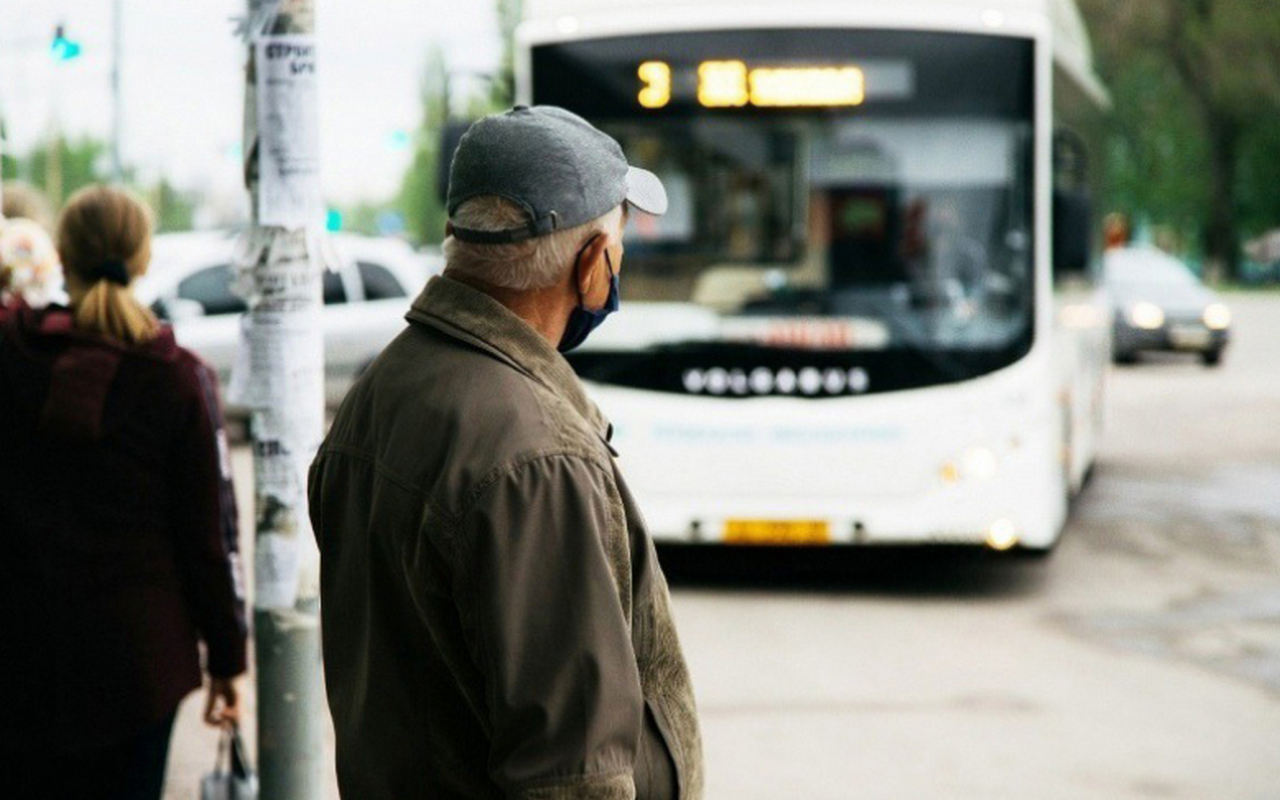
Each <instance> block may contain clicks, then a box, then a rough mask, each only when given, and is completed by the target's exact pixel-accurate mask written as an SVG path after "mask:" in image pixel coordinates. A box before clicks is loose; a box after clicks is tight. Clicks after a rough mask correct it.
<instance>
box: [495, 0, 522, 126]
mask: <svg viewBox="0 0 1280 800" xmlns="http://www.w3.org/2000/svg"><path fill="white" fill-rule="evenodd" d="M497 4H498V34H499V36H501V37H502V61H501V63H500V64H499V65H498V74H497V75H496V76H495V79H494V81H493V89H492V92H491V94H492V97H493V105H494V107H495V108H506V107H508V106H510V105H511V104H512V103H514V102H515V99H516V73H515V64H516V56H515V52H516V26H517V25H519V24H520V14H521V9H522V7H523V2H522V0H497Z"/></svg>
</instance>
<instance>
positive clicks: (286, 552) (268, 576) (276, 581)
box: [253, 533, 302, 609]
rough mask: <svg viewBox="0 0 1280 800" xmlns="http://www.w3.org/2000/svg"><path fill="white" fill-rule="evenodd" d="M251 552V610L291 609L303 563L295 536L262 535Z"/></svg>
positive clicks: (296, 593)
mask: <svg viewBox="0 0 1280 800" xmlns="http://www.w3.org/2000/svg"><path fill="white" fill-rule="evenodd" d="M256 547H257V552H255V553H254V559H253V560H254V565H253V568H254V586H253V589H254V594H253V606H254V608H261V609H271V608H292V607H293V604H294V602H295V601H296V600H297V597H298V573H299V571H300V570H299V568H300V566H301V561H302V553H301V548H299V546H298V537H297V536H282V535H280V534H278V533H268V534H263V535H261V536H259V537H258V539H257V544H256Z"/></svg>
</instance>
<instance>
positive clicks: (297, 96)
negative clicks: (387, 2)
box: [254, 34, 323, 229]
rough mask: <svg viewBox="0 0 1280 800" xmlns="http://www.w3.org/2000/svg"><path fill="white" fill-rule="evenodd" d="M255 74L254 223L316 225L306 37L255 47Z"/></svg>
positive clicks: (316, 135) (312, 60)
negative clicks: (255, 151) (255, 188)
mask: <svg viewBox="0 0 1280 800" xmlns="http://www.w3.org/2000/svg"><path fill="white" fill-rule="evenodd" d="M254 67H255V70H256V74H257V86H256V87H255V89H256V95H257V122H258V181H259V187H258V223H259V224H261V225H279V226H281V227H285V228H291V229H293V228H302V227H305V226H308V225H312V224H315V223H316V222H317V220H318V218H319V216H320V214H321V212H322V210H323V200H322V198H321V194H320V121H319V109H318V107H317V105H316V102H317V101H316V46H315V37H314V36H312V35H309V34H287V35H279V36H264V37H262V38H260V39H258V40H256V41H255V42H254Z"/></svg>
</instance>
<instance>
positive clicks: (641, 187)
mask: <svg viewBox="0 0 1280 800" xmlns="http://www.w3.org/2000/svg"><path fill="white" fill-rule="evenodd" d="M627 202H628V203H630V204H631V205H632V206H634V207H635V208H636V209H638V210H640V211H643V212H644V213H646V214H652V215H653V216H655V217H660V216H662V215H663V214H665V213H667V190H666V189H664V188H663V186H662V181H660V180H658V176H657V175H654V174H653V173H652V172H650V171H649V170H647V169H640V168H639V167H628V168H627Z"/></svg>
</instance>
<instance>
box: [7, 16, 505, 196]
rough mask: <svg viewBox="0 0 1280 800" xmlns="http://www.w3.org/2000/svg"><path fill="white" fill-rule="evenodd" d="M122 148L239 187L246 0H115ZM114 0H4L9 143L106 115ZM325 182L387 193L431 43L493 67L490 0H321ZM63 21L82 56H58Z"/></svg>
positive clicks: (104, 126)
mask: <svg viewBox="0 0 1280 800" xmlns="http://www.w3.org/2000/svg"><path fill="white" fill-rule="evenodd" d="M121 4H122V6H123V9H124V16H123V19H124V59H123V68H122V71H121V82H122V94H123V110H124V124H125V127H124V136H123V137H122V138H123V150H124V159H125V161H126V162H127V163H131V164H135V165H137V166H139V167H141V168H143V169H144V170H145V171H146V174H147V175H148V176H150V177H154V176H157V175H158V174H160V173H164V174H165V175H167V176H169V178H170V179H171V180H172V181H174V182H175V183H177V184H178V185H180V186H184V187H189V188H196V189H200V190H203V191H209V192H214V193H217V194H226V193H228V192H234V191H235V190H236V188H237V187H238V172H239V164H238V162H237V161H236V156H235V150H234V148H235V147H236V145H237V144H238V142H239V140H240V126H241V122H242V119H241V118H242V105H243V91H244V90H243V63H244V52H245V48H244V46H243V44H242V43H241V42H240V41H238V40H237V39H236V38H235V37H234V36H233V35H232V30H233V26H232V24H231V22H230V21H229V20H230V18H231V17H233V16H235V15H238V14H239V13H241V10H242V9H243V8H244V6H245V3H244V2H242V1H241V0H122V3H121ZM111 6H112V0H0V104H2V105H3V107H4V109H5V111H6V117H7V119H8V120H9V124H10V129H9V130H10V139H11V145H10V146H11V147H13V149H14V150H15V151H17V152H23V151H25V150H26V149H27V148H28V147H30V145H31V144H32V143H33V142H34V141H35V140H37V139H39V138H40V136H41V135H42V134H43V133H44V132H45V131H47V130H48V129H49V126H50V125H51V124H52V121H53V120H54V118H55V115H56V117H57V119H59V120H60V123H61V126H62V128H63V130H64V131H65V132H67V133H68V134H70V135H74V134H77V133H92V134H94V135H96V136H100V137H103V138H106V137H107V136H108V134H109V131H110V126H111V95H110V82H109V78H110V71H111V70H110V65H111V47H110V44H111ZM317 6H318V14H319V16H318V23H317V25H318V35H319V50H318V55H319V69H320V73H319V74H320V115H321V142H322V148H323V155H324V165H323V170H324V185H325V193H326V195H327V196H328V197H329V198H330V199H331V200H335V201H339V202H349V201H353V200H356V199H381V198H383V197H385V196H386V195H387V194H389V193H391V192H393V191H394V190H395V187H396V186H397V185H398V183H399V179H400V176H401V174H402V172H403V169H404V166H405V164H406V163H407V162H408V160H409V156H410V153H409V152H408V150H407V149H403V148H401V149H397V148H396V147H395V146H394V145H393V144H392V139H393V134H394V132H396V131H397V130H409V131H411V130H413V128H414V127H415V126H416V124H417V122H418V118H419V115H420V106H419V101H418V87H419V81H420V77H421V73H422V69H423V65H424V63H425V55H426V52H427V49H428V48H429V47H430V45H431V43H432V42H440V44H441V45H442V46H443V47H444V48H445V53H446V57H447V59H448V61H449V64H450V66H451V68H453V69H455V70H459V71H463V72H465V71H488V70H491V69H493V67H494V65H495V64H496V63H497V61H498V57H499V53H500V45H499V42H498V38H497V37H498V34H497V27H496V22H495V17H494V10H493V2H492V0H317ZM59 21H63V22H65V24H66V26H67V35H68V37H69V38H72V39H76V40H78V41H80V42H81V43H82V45H83V48H84V50H83V55H82V56H81V57H80V58H79V59H76V60H74V61H71V62H67V63H64V64H57V63H55V62H54V60H53V59H52V58H51V57H50V55H49V43H50V41H51V39H52V34H53V29H54V26H55V25H56V24H57V23H58V22H59Z"/></svg>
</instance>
